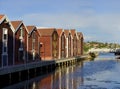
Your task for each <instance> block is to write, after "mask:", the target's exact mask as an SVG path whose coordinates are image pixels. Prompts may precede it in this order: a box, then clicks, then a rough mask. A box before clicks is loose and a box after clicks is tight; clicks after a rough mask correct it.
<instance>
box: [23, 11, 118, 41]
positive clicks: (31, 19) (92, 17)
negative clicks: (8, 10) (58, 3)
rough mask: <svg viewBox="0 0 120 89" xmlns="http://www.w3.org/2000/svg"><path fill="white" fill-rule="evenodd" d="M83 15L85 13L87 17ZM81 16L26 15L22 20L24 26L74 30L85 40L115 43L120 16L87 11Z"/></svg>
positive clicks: (61, 14)
mask: <svg viewBox="0 0 120 89" xmlns="http://www.w3.org/2000/svg"><path fill="white" fill-rule="evenodd" d="M84 13H87V15H86V14H85V15H84ZM84 13H83V14H74V13H58V14H43V13H40V14H39V13H38V14H28V15H24V16H23V17H22V18H23V19H24V22H25V23H26V24H34V25H36V26H39V27H40V26H41V27H56V28H57V27H62V28H76V29H78V30H79V31H82V32H83V33H84V34H85V40H100V41H112V42H113V41H117V42H119V33H120V14H119V13H118V14H102V15H99V14H98V15H97V14H95V12H94V11H92V10H91V11H90V10H88V12H87V11H85V12H84Z"/></svg>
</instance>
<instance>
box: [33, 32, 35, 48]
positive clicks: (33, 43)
mask: <svg viewBox="0 0 120 89" xmlns="http://www.w3.org/2000/svg"><path fill="white" fill-rule="evenodd" d="M32 49H35V32H33V34H32Z"/></svg>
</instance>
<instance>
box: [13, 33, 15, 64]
mask: <svg viewBox="0 0 120 89" xmlns="http://www.w3.org/2000/svg"><path fill="white" fill-rule="evenodd" d="M14 64H15V34H13V65H14Z"/></svg>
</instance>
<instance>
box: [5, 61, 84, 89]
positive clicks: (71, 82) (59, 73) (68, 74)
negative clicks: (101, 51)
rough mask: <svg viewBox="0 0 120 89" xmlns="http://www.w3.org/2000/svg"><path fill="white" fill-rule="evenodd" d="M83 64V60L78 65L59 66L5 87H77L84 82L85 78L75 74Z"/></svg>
mask: <svg viewBox="0 0 120 89" xmlns="http://www.w3.org/2000/svg"><path fill="white" fill-rule="evenodd" d="M81 66H83V62H81V63H79V64H78V65H77V67H76V66H75V65H74V66H69V67H62V68H59V67H58V68H57V69H56V70H55V71H54V72H50V73H48V74H43V75H41V76H38V77H35V78H31V79H29V80H25V81H21V82H19V83H16V84H12V85H9V86H7V87H4V88H3V89H77V86H78V85H81V84H82V83H83V78H82V77H81V78H78V79H75V78H74V77H73V74H74V72H75V71H76V70H77V68H80V67H81Z"/></svg>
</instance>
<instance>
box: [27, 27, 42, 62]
mask: <svg viewBox="0 0 120 89" xmlns="http://www.w3.org/2000/svg"><path fill="white" fill-rule="evenodd" d="M27 29H28V32H29V36H28V47H27V49H28V52H27V53H28V54H27V59H28V62H32V61H37V60H39V59H40V51H39V50H40V45H39V44H40V42H39V37H40V35H39V33H38V31H37V28H36V27H35V26H27Z"/></svg>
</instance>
